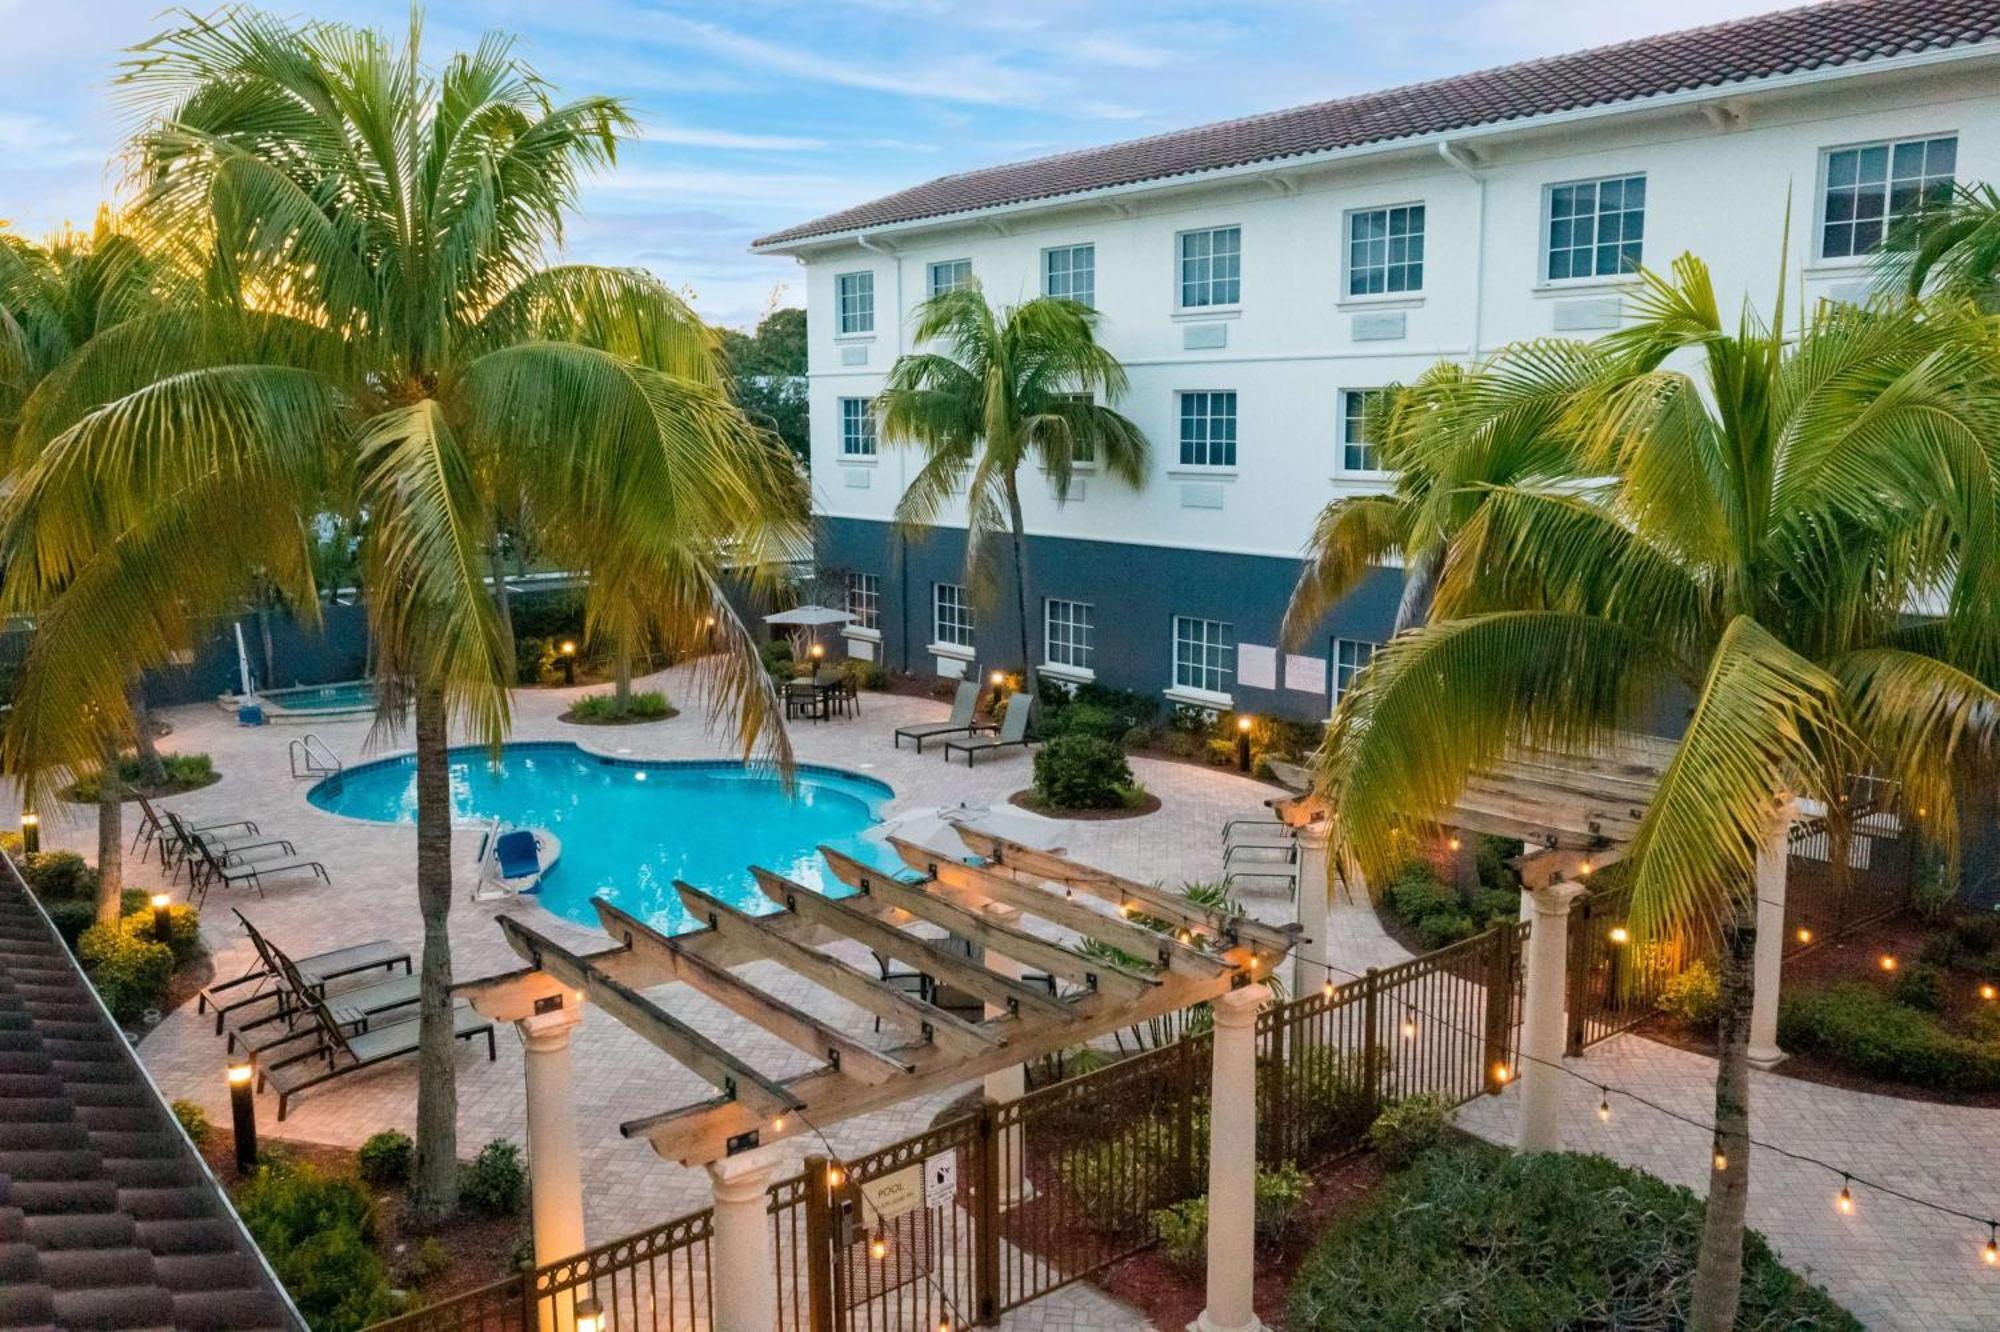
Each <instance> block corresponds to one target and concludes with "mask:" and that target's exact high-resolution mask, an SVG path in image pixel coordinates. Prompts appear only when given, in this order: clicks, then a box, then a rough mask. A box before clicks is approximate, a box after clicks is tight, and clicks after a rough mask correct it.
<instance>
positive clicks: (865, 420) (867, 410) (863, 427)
mask: <svg viewBox="0 0 2000 1332" xmlns="http://www.w3.org/2000/svg"><path fill="white" fill-rule="evenodd" d="M872 406H873V404H872V403H870V402H869V401H868V399H866V398H842V399H841V400H840V456H841V457H843V458H872V457H874V456H875V413H874V412H873V411H872V410H871V408H872Z"/></svg>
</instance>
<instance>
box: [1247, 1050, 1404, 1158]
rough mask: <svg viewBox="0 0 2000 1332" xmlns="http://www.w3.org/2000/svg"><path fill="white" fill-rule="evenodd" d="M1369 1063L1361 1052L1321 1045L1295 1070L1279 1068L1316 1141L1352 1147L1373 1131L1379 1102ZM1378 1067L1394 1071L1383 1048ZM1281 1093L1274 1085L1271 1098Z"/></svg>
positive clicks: (1303, 1057) (1306, 1053)
mask: <svg viewBox="0 0 2000 1332" xmlns="http://www.w3.org/2000/svg"><path fill="white" fill-rule="evenodd" d="M1365 1061H1366V1056H1365V1055H1364V1054H1363V1053H1362V1052H1361V1051H1359V1050H1357V1051H1355V1052H1354V1053H1352V1054H1347V1053H1344V1052H1343V1051H1341V1050H1340V1049H1338V1048H1337V1047H1334V1046H1330V1045H1320V1046H1313V1047H1310V1048H1308V1049H1307V1050H1306V1051H1304V1052H1303V1054H1301V1055H1300V1056H1298V1057H1297V1058H1296V1059H1295V1060H1294V1061H1293V1064H1292V1066H1291V1068H1290V1069H1285V1068H1282V1067H1274V1075H1275V1076H1278V1077H1281V1078H1284V1079H1285V1084H1284V1088H1283V1090H1284V1094H1285V1095H1287V1096H1290V1097H1293V1098H1296V1102H1297V1103H1298V1104H1299V1105H1300V1106H1301V1108H1302V1110H1303V1112H1304V1117H1305V1121H1306V1124H1307V1126H1308V1129H1307V1131H1308V1133H1309V1134H1310V1139H1311V1141H1313V1142H1316V1143H1321V1142H1338V1143H1350V1142H1353V1141H1355V1140H1356V1139H1357V1138H1358V1137H1359V1136H1360V1135H1361V1134H1362V1133H1364V1132H1366V1131H1367V1128H1368V1124H1369V1120H1370V1119H1371V1118H1372V1117H1373V1115H1374V1113H1375V1101H1374V1098H1373V1097H1372V1096H1370V1095H1369V1092H1368V1078H1367V1074H1366V1070H1365ZM1376 1067H1377V1068H1378V1069H1383V1068H1387V1067H1388V1054H1387V1051H1385V1050H1383V1049H1382V1048H1381V1047H1379V1046H1378V1047H1377V1048H1376ZM1277 1092H1278V1088H1276V1087H1273V1088H1271V1089H1270V1090H1269V1091H1268V1092H1267V1093H1266V1095H1267V1096H1275V1095H1276V1094H1277Z"/></svg>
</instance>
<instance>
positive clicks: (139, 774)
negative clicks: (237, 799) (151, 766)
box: [63, 754, 215, 804]
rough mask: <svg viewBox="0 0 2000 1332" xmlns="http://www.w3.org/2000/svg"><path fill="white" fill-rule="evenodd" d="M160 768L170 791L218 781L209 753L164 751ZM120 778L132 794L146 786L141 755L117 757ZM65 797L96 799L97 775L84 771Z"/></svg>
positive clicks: (64, 793)
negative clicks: (170, 752)
mask: <svg viewBox="0 0 2000 1332" xmlns="http://www.w3.org/2000/svg"><path fill="white" fill-rule="evenodd" d="M160 769H161V771H162V773H163V775H164V776H165V777H166V785H167V789H169V790H181V791H191V790H193V789H194V788H195V787H197V786H207V785H208V784H209V783H211V782H213V781H214V780H215V760H213V759H211V758H210V757H209V756H208V755H206V754H162V755H160ZM118 780H119V781H120V782H121V783H123V784H124V787H125V790H126V791H127V792H128V793H129V792H131V791H132V790H134V789H143V788H145V787H146V785H147V783H146V769H145V767H144V765H142V764H141V763H140V761H139V757H138V755H136V754H134V755H130V756H127V757H125V758H122V759H120V760H118ZM63 795H64V797H65V798H66V799H69V800H79V801H83V802H84V803H86V804H87V803H89V802H91V801H94V800H96V799H97V795H98V775H97V774H96V773H94V772H91V773H85V774H84V775H83V776H81V777H79V778H77V779H76V781H74V782H72V783H71V784H70V786H69V789H68V790H66V791H64V792H63ZM127 798H128V799H129V798H130V797H129V795H128V796H127Z"/></svg>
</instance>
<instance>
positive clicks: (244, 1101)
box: [227, 1060, 257, 1175]
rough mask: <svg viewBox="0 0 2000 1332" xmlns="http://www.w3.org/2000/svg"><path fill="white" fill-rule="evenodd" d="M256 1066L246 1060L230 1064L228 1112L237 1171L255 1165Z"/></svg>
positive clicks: (249, 1170)
mask: <svg viewBox="0 0 2000 1332" xmlns="http://www.w3.org/2000/svg"><path fill="white" fill-rule="evenodd" d="M256 1075H257V1070H256V1069H254V1068H252V1067H251V1066H250V1063H249V1061H248V1060H245V1061H244V1062H242V1063H240V1064H231V1065H230V1066H229V1071H228V1074H227V1076H228V1079H229V1114H230V1118H231V1120H232V1122H233V1125H234V1127H235V1129H236V1173H237V1174H239V1175H248V1174H251V1173H253V1172H254V1171H255V1170H256V1169H257V1100H256V1091H257V1089H256V1087H255V1086H254V1085H253V1083H254V1079H255V1078H256Z"/></svg>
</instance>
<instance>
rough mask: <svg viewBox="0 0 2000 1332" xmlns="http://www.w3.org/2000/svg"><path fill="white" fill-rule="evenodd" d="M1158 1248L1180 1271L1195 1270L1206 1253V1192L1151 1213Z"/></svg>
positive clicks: (1198, 1268) (1199, 1266) (1204, 1258)
mask: <svg viewBox="0 0 2000 1332" xmlns="http://www.w3.org/2000/svg"><path fill="white" fill-rule="evenodd" d="M1153 1230H1154V1232H1155V1233H1156V1234H1158V1235H1159V1237H1160V1252H1161V1253H1162V1254H1163V1255H1165V1257H1166V1260H1167V1261H1168V1262H1170V1263H1172V1264H1173V1265H1174V1266H1175V1267H1178V1268H1180V1269H1181V1270H1182V1271H1183V1272H1198V1271H1200V1270H1201V1265H1202V1263H1203V1262H1204V1261H1205V1260H1206V1259H1207V1257H1208V1195H1207V1194H1203V1195H1202V1196H1201V1197H1199V1198H1189V1199H1188V1200H1187V1201H1186V1202H1177V1203H1175V1204H1174V1205H1173V1206H1171V1207H1162V1208H1160V1209H1159V1210H1157V1211H1155V1212H1154V1213H1153Z"/></svg>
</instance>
